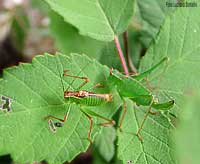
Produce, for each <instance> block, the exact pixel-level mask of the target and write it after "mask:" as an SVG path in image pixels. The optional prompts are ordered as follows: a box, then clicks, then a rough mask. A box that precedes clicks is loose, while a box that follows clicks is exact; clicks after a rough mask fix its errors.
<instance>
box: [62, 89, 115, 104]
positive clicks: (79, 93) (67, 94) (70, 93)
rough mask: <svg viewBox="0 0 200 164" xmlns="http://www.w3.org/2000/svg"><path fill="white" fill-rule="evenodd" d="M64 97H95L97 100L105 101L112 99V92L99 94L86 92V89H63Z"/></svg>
mask: <svg viewBox="0 0 200 164" xmlns="http://www.w3.org/2000/svg"><path fill="white" fill-rule="evenodd" d="M64 97H65V98H71V97H76V98H92V97H93V98H96V99H99V100H104V101H106V102H110V101H112V94H99V93H93V92H88V91H84V90H82V91H65V92H64Z"/></svg>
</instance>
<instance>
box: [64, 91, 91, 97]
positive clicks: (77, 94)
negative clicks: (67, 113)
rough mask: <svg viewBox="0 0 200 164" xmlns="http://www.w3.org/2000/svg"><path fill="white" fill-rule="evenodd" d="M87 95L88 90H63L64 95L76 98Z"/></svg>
mask: <svg viewBox="0 0 200 164" xmlns="http://www.w3.org/2000/svg"><path fill="white" fill-rule="evenodd" d="M87 96H89V92H87V91H65V92H64V97H65V98H68V97H77V98H83V97H87Z"/></svg>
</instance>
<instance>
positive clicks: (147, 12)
mask: <svg viewBox="0 0 200 164" xmlns="http://www.w3.org/2000/svg"><path fill="white" fill-rule="evenodd" d="M166 3H177V1H176V0H167V1H160V0H154V1H149V0H140V1H137V3H136V14H135V17H134V23H135V24H136V23H137V22H138V25H137V26H139V27H140V29H139V30H140V32H139V33H140V40H141V42H142V43H143V44H144V45H145V47H149V44H150V42H151V41H152V39H154V38H155V36H156V35H157V33H158V32H159V29H160V26H161V25H162V24H163V22H164V20H165V18H166V16H167V15H169V14H170V13H171V12H173V11H174V10H175V9H176V8H175V7H167V6H166ZM135 26H136V25H135Z"/></svg>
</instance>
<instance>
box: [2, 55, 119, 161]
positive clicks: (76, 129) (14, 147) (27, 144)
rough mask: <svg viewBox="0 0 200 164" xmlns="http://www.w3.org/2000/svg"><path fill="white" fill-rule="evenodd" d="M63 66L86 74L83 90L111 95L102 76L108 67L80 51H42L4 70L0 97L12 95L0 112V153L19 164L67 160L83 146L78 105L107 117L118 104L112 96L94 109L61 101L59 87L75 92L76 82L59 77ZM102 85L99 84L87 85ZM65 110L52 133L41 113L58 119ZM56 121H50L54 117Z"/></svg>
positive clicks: (85, 126) (84, 124)
mask: <svg viewBox="0 0 200 164" xmlns="http://www.w3.org/2000/svg"><path fill="white" fill-rule="evenodd" d="M63 70H69V73H70V74H71V75H80V76H86V77H88V78H89V79H90V82H89V83H88V84H87V85H85V86H84V87H83V88H81V89H83V90H89V91H94V92H97V93H111V91H109V90H108V88H107V84H106V82H105V79H106V78H107V76H109V69H108V68H107V67H105V66H102V65H100V64H99V63H98V62H96V61H95V60H91V59H89V58H88V57H86V56H85V55H76V54H73V55H71V56H70V57H67V56H65V55H61V54H60V55H55V56H52V55H49V54H46V55H43V56H38V57H36V58H34V59H33V61H32V64H20V65H19V66H18V67H12V68H9V69H6V70H5V71H4V74H3V79H1V80H0V95H4V96H7V97H10V98H11V99H12V112H11V113H3V112H1V113H0V154H1V155H3V154H11V156H12V158H13V160H14V161H16V162H20V163H25V162H32V161H42V160H46V161H47V162H49V163H53V164H58V163H63V162H64V161H71V160H72V159H73V158H74V157H75V156H76V155H77V154H79V153H80V152H84V151H86V149H87V147H88V146H89V144H90V143H89V141H88V140H87V135H88V131H89V120H88V118H87V117H86V116H85V115H84V114H83V113H82V112H81V111H80V108H83V109H90V110H92V111H93V112H97V113H98V114H100V115H103V116H105V117H111V116H112V115H113V114H114V113H115V111H116V110H117V109H118V107H119V105H120V100H119V98H118V96H113V97H114V100H113V102H111V103H107V104H105V105H102V106H98V107H83V106H80V105H76V104H69V103H65V101H64V98H63V87H62V82H61V80H63V82H64V86H65V89H66V88H67V86H69V85H70V88H69V89H70V90H75V89H76V88H77V87H78V86H79V85H80V84H81V83H82V80H80V79H77V80H75V81H74V83H73V84H71V82H72V80H73V78H70V77H62V74H63ZM97 83H102V84H103V85H104V88H97V89H95V90H94V89H92V86H93V85H95V84H97ZM69 108H70V109H71V112H70V113H69V117H68V119H67V121H66V122H65V124H64V126H63V127H62V128H57V132H56V133H52V131H50V129H49V125H48V120H44V117H46V116H48V115H53V116H55V117H59V118H63V117H64V114H65V113H66V111H68V110H69ZM54 121H56V120H54ZM93 121H94V124H93V126H94V127H93V131H92V139H94V137H95V135H97V134H98V132H99V130H100V129H101V128H100V126H98V125H97V124H98V123H100V122H103V120H100V119H95V118H94V120H93Z"/></svg>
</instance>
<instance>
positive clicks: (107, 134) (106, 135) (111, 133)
mask: <svg viewBox="0 0 200 164" xmlns="http://www.w3.org/2000/svg"><path fill="white" fill-rule="evenodd" d="M115 139H116V131H115V129H114V128H113V127H105V128H103V129H102V132H101V134H100V135H99V136H97V138H96V140H95V146H96V149H98V150H99V153H100V154H101V156H102V157H103V158H104V159H105V160H106V161H107V162H109V161H110V160H111V159H112V158H113V156H114V154H115V145H114V142H115Z"/></svg>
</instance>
